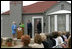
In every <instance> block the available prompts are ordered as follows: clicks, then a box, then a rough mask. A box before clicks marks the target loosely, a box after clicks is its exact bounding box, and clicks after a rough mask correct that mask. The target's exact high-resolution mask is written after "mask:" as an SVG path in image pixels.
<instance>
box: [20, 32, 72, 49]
mask: <svg viewBox="0 0 72 49" xmlns="http://www.w3.org/2000/svg"><path fill="white" fill-rule="evenodd" d="M21 42H22V43H23V47H22V48H71V34H70V33H69V32H61V31H55V32H52V33H51V34H45V33H40V34H35V37H34V43H33V44H32V45H31V46H30V45H29V44H30V42H31V38H30V36H29V35H23V36H22V38H21Z"/></svg>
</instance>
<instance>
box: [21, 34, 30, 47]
mask: <svg viewBox="0 0 72 49" xmlns="http://www.w3.org/2000/svg"><path fill="white" fill-rule="evenodd" d="M21 42H22V44H23V47H22V48H31V47H30V46H29V43H30V36H29V35H23V36H22V37H21Z"/></svg>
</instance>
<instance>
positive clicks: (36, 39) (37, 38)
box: [34, 34, 42, 44]
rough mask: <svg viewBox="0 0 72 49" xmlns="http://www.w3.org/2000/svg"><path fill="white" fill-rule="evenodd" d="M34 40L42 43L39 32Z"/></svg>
mask: <svg viewBox="0 0 72 49" xmlns="http://www.w3.org/2000/svg"><path fill="white" fill-rule="evenodd" d="M34 42H35V43H37V44H41V43H42V38H41V36H40V35H39V34H36V35H35V37H34Z"/></svg>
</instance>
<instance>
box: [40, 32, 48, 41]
mask: <svg viewBox="0 0 72 49" xmlns="http://www.w3.org/2000/svg"><path fill="white" fill-rule="evenodd" d="M40 36H41V38H42V41H45V40H46V39H47V37H46V35H45V33H40Z"/></svg>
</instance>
